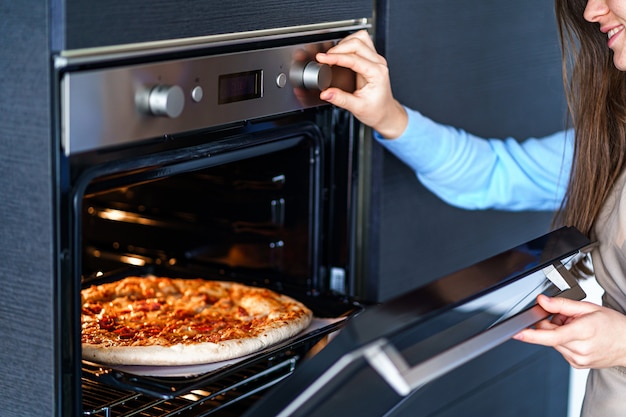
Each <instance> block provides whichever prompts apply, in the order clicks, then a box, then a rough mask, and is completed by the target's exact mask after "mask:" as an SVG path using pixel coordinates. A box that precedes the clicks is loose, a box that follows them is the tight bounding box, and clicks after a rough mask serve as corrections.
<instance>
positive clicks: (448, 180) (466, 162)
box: [374, 108, 574, 211]
mask: <svg viewBox="0 0 626 417" xmlns="http://www.w3.org/2000/svg"><path fill="white" fill-rule="evenodd" d="M406 110H407V112H408V115H409V123H408V126H407V128H406V130H405V132H404V133H403V134H402V136H400V137H398V138H396V139H391V140H388V139H383V138H382V137H380V136H379V135H378V134H377V133H375V134H374V136H375V138H376V139H377V140H378V141H379V142H380V143H381V144H382V145H383V146H384V147H385V148H387V149H388V150H389V151H390V152H391V153H393V154H394V155H396V156H397V157H398V158H399V159H400V160H402V161H403V162H404V163H405V164H407V165H408V166H409V167H411V168H412V169H413V170H414V171H415V172H416V175H417V177H418V178H419V180H420V181H421V182H422V184H424V186H426V187H427V188H428V189H429V190H431V191H432V192H433V193H435V194H436V195H437V196H439V197H440V198H441V199H442V200H444V201H445V202H447V203H448V204H451V205H453V206H457V207H460V208H464V209H488V208H491V209H498V210H509V211H521V210H556V209H557V208H558V207H559V206H560V204H561V201H562V199H563V197H564V195H565V190H566V187H567V183H568V180H569V172H570V167H571V164H572V157H573V143H574V134H573V131H572V130H567V131H561V132H557V133H555V134H553V135H550V136H546V137H543V138H528V139H526V140H524V141H521V142H518V141H517V140H515V139H514V138H506V139H483V138H479V137H477V136H474V135H472V134H469V133H467V132H466V131H464V130H461V129H457V128H454V127H451V126H446V125H442V124H438V123H436V122H434V121H432V120H430V119H428V118H427V117H425V116H423V115H422V114H420V113H419V112H417V111H415V110H411V109H408V108H407V109H406Z"/></svg>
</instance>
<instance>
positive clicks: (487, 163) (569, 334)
mask: <svg viewBox="0 0 626 417" xmlns="http://www.w3.org/2000/svg"><path fill="white" fill-rule="evenodd" d="M556 14H557V20H558V24H559V29H560V35H561V44H562V47H563V50H564V57H565V59H564V68H565V69H566V70H567V71H564V73H566V77H568V81H567V83H566V84H567V87H568V88H567V95H568V103H569V107H570V111H571V115H572V120H573V127H574V130H575V132H576V133H575V134H574V133H573V132H574V130H570V131H567V132H561V133H558V134H555V135H552V136H550V137H546V138H542V139H530V140H526V141H524V142H522V143H518V142H516V141H514V140H511V139H508V140H504V141H500V140H486V139H480V138H477V137H474V136H472V135H470V134H468V133H466V132H463V131H460V130H456V129H453V128H451V127H447V126H442V125H438V124H436V123H434V122H432V121H430V120H429V119H427V118H425V117H424V116H422V115H421V114H419V113H418V112H416V111H414V110H411V109H407V108H405V107H403V106H402V105H401V104H400V103H398V101H397V100H395V98H394V97H393V95H392V92H391V87H390V83H389V76H388V69H387V64H386V61H385V59H384V58H383V57H381V56H380V55H378V54H377V53H376V51H375V49H374V46H373V44H372V42H371V40H370V38H369V36H368V35H367V33H365V32H359V33H356V34H353V35H351V36H348V37H347V38H346V39H344V40H343V41H342V42H340V43H339V44H338V45H336V46H335V47H334V48H332V49H331V50H329V51H328V52H327V53H326V54H319V55H318V56H317V59H318V61H319V62H321V63H326V64H329V65H340V66H344V67H348V68H351V69H353V70H354V71H355V72H356V73H357V90H356V91H355V92H354V93H353V94H349V93H346V92H344V91H340V90H338V89H335V88H329V89H328V90H325V91H323V92H322V93H321V95H320V97H321V98H322V99H323V100H327V101H328V102H330V103H332V104H335V105H337V106H340V107H343V108H346V109H347V110H349V111H351V112H352V113H353V114H354V115H355V116H356V117H357V118H358V119H359V120H360V121H361V122H363V123H365V124H367V125H369V126H371V127H372V128H373V129H374V130H375V131H376V137H377V139H378V140H379V141H380V142H381V143H382V144H383V145H384V146H386V147H387V148H388V149H389V150H390V151H392V152H393V153H395V154H396V155H397V156H398V157H400V158H401V159H402V160H403V161H405V162H406V163H407V164H409V165H410V166H411V167H412V168H413V169H414V170H415V171H416V172H417V174H418V176H419V177H420V179H421V180H422V182H424V184H425V185H427V186H429V187H430V188H431V189H432V190H433V191H435V192H436V193H438V194H439V195H440V196H442V198H444V199H445V200H446V201H448V202H450V203H452V204H456V205H459V206H462V207H466V208H487V207H497V208H502V209H505V208H506V209H514V210H515V209H532V208H540V209H546V208H555V209H558V211H557V216H556V218H555V224H564V225H572V226H576V227H577V228H578V229H580V230H581V231H582V232H583V233H585V234H587V235H589V236H590V238H591V239H592V240H597V241H598V243H599V245H598V246H597V247H596V248H595V249H594V250H593V252H592V255H591V256H592V260H593V265H594V271H595V275H596V279H597V280H598V282H599V283H600V285H601V286H602V287H603V289H604V291H605V293H604V296H603V306H597V305H595V304H591V303H588V302H583V301H572V300H566V299H563V298H549V297H545V296H539V297H538V302H539V304H540V305H541V306H542V307H543V308H544V309H545V310H547V311H548V312H550V313H553V317H552V319H551V320H546V321H543V322H541V323H539V324H538V325H537V326H536V328H534V329H527V330H524V331H522V332H520V333H519V334H518V335H516V336H515V338H516V339H518V340H521V341H524V342H528V343H535V344H541V345H546V346H552V347H554V348H555V349H556V350H558V351H559V352H560V353H561V354H562V355H563V357H564V358H565V359H566V360H567V361H568V362H569V363H570V364H571V365H572V366H574V367H576V368H592V369H591V371H590V374H589V379H588V381H587V391H586V393H585V400H584V403H583V411H582V415H583V416H585V417H589V416H597V417H611V416H625V415H626V396H625V395H626V368H624V367H625V366H626V315H625V313H626V190H625V184H626V74H625V73H624V72H623V71H626V31H625V30H624V28H625V27H626V2H625V1H623V0H589V1H587V0H556ZM607 42H608V43H607ZM570 66H571V68H569V67H570ZM548 162H549V163H548ZM464 178H466V180H465V182H463V179H464ZM467 178H469V179H467ZM458 182H461V183H462V184H458Z"/></svg>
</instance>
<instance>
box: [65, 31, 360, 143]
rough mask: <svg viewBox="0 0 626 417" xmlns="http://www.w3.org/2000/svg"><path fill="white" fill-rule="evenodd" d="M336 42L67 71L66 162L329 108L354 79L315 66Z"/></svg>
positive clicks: (337, 70)
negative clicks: (330, 94)
mask: <svg viewBox="0 0 626 417" xmlns="http://www.w3.org/2000/svg"><path fill="white" fill-rule="evenodd" d="M336 42H337V40H335V41H325V42H314V43H306V44H298V45H289V46H281V47H276V48H268V49H259V50H251V51H244V52H236V53H229V54H221V55H209V56H201V57H194V58H185V59H180V60H170V61H164V62H153V63H149V64H140V65H130V66H121V67H107V68H102V69H95V70H83V71H69V72H66V73H64V74H63V76H62V79H61V112H62V145H63V148H64V152H65V153H66V155H71V154H75V153H79V152H85V151H90V150H96V149H101V148H104V147H110V146H119V145H124V144H129V143H133V142H135V141H140V140H145V139H150V138H155V137H163V136H165V135H174V134H177V133H182V132H189V131H194V130H198V129H203V128H208V127H213V126H220V125H227V124H231V123H237V122H240V121H245V120H253V119H257V118H264V117H268V116H274V115H281V114H285V113H289V112H293V111H297V110H301V109H305V108H310V107H315V106H321V105H327V103H325V102H323V101H321V100H320V99H319V92H320V91H321V90H324V89H326V88H328V87H330V86H336V87H339V88H342V89H344V90H350V91H351V90H353V89H354V83H355V77H354V73H352V72H351V71H349V70H346V69H345V68H339V67H333V68H331V67H329V66H327V65H324V64H319V63H318V62H316V61H315V58H314V57H315V54H316V53H317V52H320V51H326V50H328V49H329V48H330V47H331V46H333V45H334V44H335V43H336Z"/></svg>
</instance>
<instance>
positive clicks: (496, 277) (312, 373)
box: [250, 228, 589, 416]
mask: <svg viewBox="0 0 626 417" xmlns="http://www.w3.org/2000/svg"><path fill="white" fill-rule="evenodd" d="M587 245H589V241H588V240H587V239H586V238H585V237H584V236H583V235H582V234H580V232H578V231H577V230H576V229H574V228H562V229H559V230H556V231H554V232H552V233H550V234H548V235H545V236H542V237H540V238H538V239H535V240H533V241H530V242H527V243H526V244H523V245H520V246H518V247H516V248H513V249H511V250H508V251H506V252H503V253H501V254H499V255H496V256H494V257H492V258H489V259H487V260H485V261H482V262H479V263H477V264H475V265H473V266H470V267H468V268H466V269H463V270H460V271H458V272H457V273H454V274H451V275H448V276H445V277H443V278H441V279H439V280H436V281H434V282H432V283H430V284H428V285H426V286H424V287H422V288H418V289H416V290H414V291H411V292H409V293H407V294H405V295H402V296H400V297H398V298H396V299H393V300H390V301H388V302H386V303H384V304H382V305H380V306H377V307H375V308H372V309H369V310H367V311H365V313H363V314H362V315H360V316H358V317H356V318H355V319H354V320H352V322H351V323H350V324H349V325H348V326H347V327H346V328H345V329H344V330H342V332H341V333H340V334H339V335H338V336H337V337H336V338H335V339H334V340H333V342H332V343H330V344H329V345H328V346H327V347H326V348H325V349H324V350H322V352H320V353H319V354H318V355H317V356H315V357H314V358H313V359H312V360H311V361H309V362H308V363H305V364H304V365H303V366H302V367H301V368H300V369H299V370H298V372H296V373H295V374H294V376H293V377H292V379H291V380H290V383H289V384H285V386H281V387H280V390H278V391H277V392H275V395H272V396H271V397H270V398H267V399H264V401H263V402H262V403H260V404H258V406H257V407H258V408H255V409H253V410H252V413H259V415H261V414H262V413H264V412H270V410H271V413H272V415H278V416H292V415H293V416H322V415H328V414H325V413H332V410H341V409H346V410H348V409H349V407H352V412H354V413H355V415H358V414H359V410H361V411H362V412H363V415H385V413H386V412H388V411H389V410H390V409H391V408H392V407H394V406H395V405H396V404H397V403H399V402H400V401H401V400H402V398H405V397H406V396H408V395H411V394H412V393H414V392H416V391H418V390H419V389H420V388H421V387H423V386H424V385H426V384H428V383H429V382H431V381H434V380H435V379H437V378H438V377H440V376H442V375H444V374H446V373H448V372H450V371H451V370H453V369H455V368H457V367H459V366H461V365H463V364H465V363H467V362H469V361H470V360H472V359H474V358H476V357H478V356H479V355H481V354H483V353H485V352H487V351H488V350H490V349H492V348H494V347H496V346H498V345H500V344H502V343H504V342H505V341H507V340H509V339H510V338H511V337H512V336H513V335H515V334H516V333H517V332H519V331H520V330H522V329H524V328H526V327H528V326H532V325H533V324H534V323H536V322H538V321H540V320H542V319H544V318H546V317H548V313H546V312H545V311H544V310H543V309H541V308H540V307H539V306H538V305H537V304H536V301H535V299H536V297H537V295H538V294H546V295H549V296H559V297H567V298H571V299H576V300H580V299H582V298H584V297H585V293H584V292H583V291H582V289H581V288H580V287H579V286H578V281H577V280H576V279H575V278H574V277H573V275H572V274H571V273H570V271H569V269H568V268H569V267H570V266H571V264H572V263H573V262H574V261H575V260H576V259H577V255H578V254H579V253H581V249H584V248H585V247H586V246H587ZM287 385H288V386H287ZM357 397H358V399H357ZM355 407H356V408H355ZM250 415H253V414H250Z"/></svg>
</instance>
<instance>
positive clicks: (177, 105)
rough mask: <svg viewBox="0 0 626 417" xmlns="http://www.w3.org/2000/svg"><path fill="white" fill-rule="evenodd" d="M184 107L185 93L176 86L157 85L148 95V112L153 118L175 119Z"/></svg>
mask: <svg viewBox="0 0 626 417" xmlns="http://www.w3.org/2000/svg"><path fill="white" fill-rule="evenodd" d="M184 107H185V93H184V92H183V89H182V88H180V87H179V86H177V85H157V86H155V87H154V88H152V89H151V90H150V92H149V94H148V110H149V112H150V113H151V114H153V115H155V116H166V117H171V118H172V119H173V118H176V117H178V116H180V114H181V113H182V112H183V108H184Z"/></svg>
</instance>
